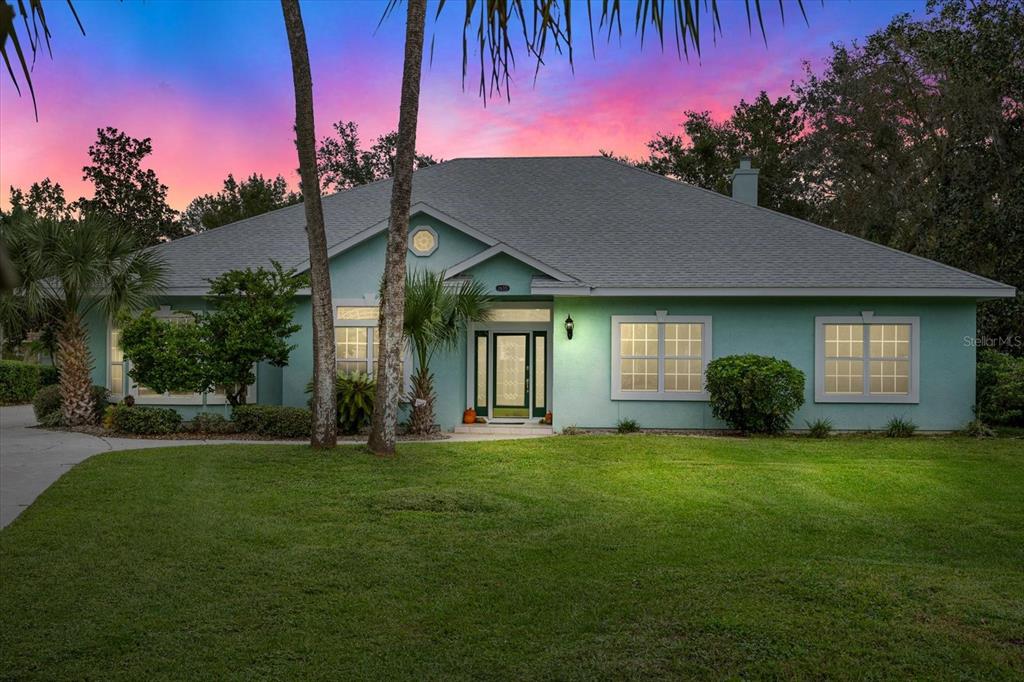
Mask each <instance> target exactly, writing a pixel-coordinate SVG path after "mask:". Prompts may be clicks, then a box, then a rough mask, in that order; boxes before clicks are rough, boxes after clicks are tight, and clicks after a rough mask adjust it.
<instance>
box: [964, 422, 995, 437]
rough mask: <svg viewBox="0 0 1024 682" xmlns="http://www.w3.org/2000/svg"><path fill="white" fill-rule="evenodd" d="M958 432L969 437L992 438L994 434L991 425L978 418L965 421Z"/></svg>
mask: <svg viewBox="0 0 1024 682" xmlns="http://www.w3.org/2000/svg"><path fill="white" fill-rule="evenodd" d="M960 433H961V434H962V435H964V436H967V437H969V438H992V437H993V436H995V435H996V432H995V431H993V430H992V427H990V426H989V425H988V424H986V423H985V422H983V421H981V420H980V419H972V420H971V421H969V422H967V425H966V426H964V428H963V429H962V430H961V431H960Z"/></svg>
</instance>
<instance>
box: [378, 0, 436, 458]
mask: <svg viewBox="0 0 1024 682" xmlns="http://www.w3.org/2000/svg"><path fill="white" fill-rule="evenodd" d="M426 15H427V3H426V0H409V7H408V12H407V14H406V24H405V66H404V68H403V70H402V100H401V105H400V108H399V113H398V145H397V148H396V154H395V177H394V181H393V184H392V186H391V215H390V221H389V223H388V247H387V255H386V257H385V261H384V287H383V289H384V290H383V298H382V300H381V307H380V324H379V327H378V331H379V333H380V361H379V362H378V363H377V398H376V400H375V402H374V410H373V425H372V427H371V429H370V442H369V446H370V449H371V450H372V451H373V452H375V453H377V454H379V455H387V454H392V453H394V451H395V432H396V430H397V426H398V400H399V396H400V393H401V390H402V377H401V363H402V319H403V316H404V311H405V253H406V250H407V248H408V246H407V242H408V239H409V206H410V205H411V204H412V172H413V164H414V163H415V160H416V122H417V119H418V117H419V110H420V70H421V68H422V66H423V25H424V22H425V21H426Z"/></svg>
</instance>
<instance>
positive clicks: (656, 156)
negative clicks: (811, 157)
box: [636, 91, 809, 217]
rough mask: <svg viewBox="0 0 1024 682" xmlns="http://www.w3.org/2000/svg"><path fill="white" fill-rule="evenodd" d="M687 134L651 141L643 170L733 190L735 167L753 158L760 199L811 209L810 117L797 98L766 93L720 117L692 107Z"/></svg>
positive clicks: (786, 208) (797, 211) (790, 209)
mask: <svg viewBox="0 0 1024 682" xmlns="http://www.w3.org/2000/svg"><path fill="white" fill-rule="evenodd" d="M680 125H681V127H682V129H683V134H682V135H679V134H666V133H658V134H657V135H655V137H654V138H653V139H652V140H650V141H649V142H648V143H647V147H648V149H649V150H650V156H648V157H647V158H646V159H641V160H639V161H638V162H636V164H637V165H639V166H640V167H641V168H646V169H647V170H650V171H653V172H655V173H660V174H661V175H666V176H668V177H670V178H674V179H676V180H681V181H683V182H688V183H691V184H694V185H698V186H700V187H706V188H708V189H713V190H715V191H716V192H720V193H722V194H731V192H732V181H731V178H732V171H733V170H735V169H736V163H737V161H738V160H739V159H740V158H741V157H749V158H750V159H751V160H752V162H753V165H754V167H755V168H758V169H760V174H759V176H758V202H759V203H760V205H762V206H767V207H768V208H772V209H775V210H777V211H782V212H784V213H788V214H790V215H795V216H797V217H805V216H806V215H807V214H808V211H809V205H808V203H807V192H806V186H805V183H804V179H803V175H802V173H801V171H802V163H803V161H804V160H803V158H801V155H800V153H801V149H802V145H801V142H802V140H801V136H802V134H803V132H804V131H803V128H804V117H803V114H802V113H801V110H800V105H799V103H798V102H797V101H795V100H794V99H793V98H792V97H779V98H777V99H776V100H775V101H772V99H771V98H770V97H769V96H768V94H767V93H766V92H764V91H762V92H761V93H760V94H759V95H758V96H757V97H756V98H755V99H754V101H753V102H747V101H745V100H740V103H739V104H737V105H736V107H735V108H734V109H733V113H732V115H731V116H730V117H729V118H728V119H726V120H724V121H721V122H717V121H715V120H714V119H713V118H712V116H711V113H710V112H708V111H701V112H697V111H687V112H686V114H685V120H684V121H683V123H682V124H680Z"/></svg>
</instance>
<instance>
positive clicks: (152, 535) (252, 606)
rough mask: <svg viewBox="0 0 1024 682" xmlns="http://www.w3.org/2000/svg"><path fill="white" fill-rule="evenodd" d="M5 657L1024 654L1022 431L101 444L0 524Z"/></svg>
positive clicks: (613, 673)
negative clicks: (316, 450) (323, 447)
mask: <svg viewBox="0 0 1024 682" xmlns="http://www.w3.org/2000/svg"><path fill="white" fill-rule="evenodd" d="M0 624H2V635H0V636H2V640H0V662H2V675H3V677H5V678H9V679H31V678H41V679H42V678H45V679H57V678H65V679H83V678H91V679H116V678H124V679H184V678H205V679H245V680H250V679H261V678H263V679H272V678H273V679H297V678H322V679H368V678H369V679H374V678H375V679H417V680H419V679H431V678H432V679H441V678H444V679H459V678H462V679H469V678H476V679H481V678H486V679H501V678H518V679H537V678H546V679H587V680H589V679H597V678H605V679H607V678H615V679H620V678H649V677H662V678H680V677H692V678H779V677H782V678H807V677H815V678H856V679H865V678H867V679H892V678H920V679H982V678H984V679H999V678H1015V677H1016V678H1018V679H1019V678H1020V676H1021V675H1024V443H1022V441H1020V440H1008V439H1006V440H988V441H972V440H966V439H957V438H914V439H910V440H887V439H880V438H846V437H843V438H835V439H831V440H828V441H815V440H811V439H807V438H779V439H750V440H744V439H727V438H694V437H671V436H606V437H593V436H591V437H557V438H549V439H544V440H529V441H507V442H488V443H461V444H456V443H445V442H438V443H430V444H403V445H401V446H400V452H399V455H398V456H396V457H394V458H391V459H379V458H375V457H373V456H371V455H369V454H366V453H365V452H364V451H362V450H360V449H359V448H356V447H348V448H340V449H339V450H338V451H337V453H336V454H334V455H330V456H323V455H316V454H312V453H311V452H310V451H309V450H308V449H307V448H305V447H300V446H273V445H240V446H235V445H225V446H199V447H181V448H173V449H165V450H147V451H136V452H123V453H111V454H106V455H102V456H98V457H95V458H93V459H91V460H88V461H87V462H85V463H83V464H81V465H79V466H77V467H75V468H74V469H72V470H71V471H70V472H69V473H68V474H67V475H66V476H64V477H63V478H62V479H61V480H60V481H58V482H57V483H56V484H55V485H54V486H53V487H52V488H50V490H48V491H47V492H46V493H45V494H44V495H43V496H42V497H41V498H40V499H39V500H38V502H36V503H35V504H34V505H33V506H32V507H30V508H29V509H27V510H26V511H25V512H24V513H23V515H22V516H21V518H19V519H18V520H17V521H15V523H13V524H12V525H11V526H10V527H8V528H7V529H6V530H4V531H2V532H0Z"/></svg>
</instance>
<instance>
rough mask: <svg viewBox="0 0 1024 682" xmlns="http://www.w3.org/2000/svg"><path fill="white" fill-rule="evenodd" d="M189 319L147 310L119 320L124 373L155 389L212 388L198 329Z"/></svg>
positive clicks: (160, 391) (186, 389)
mask: <svg viewBox="0 0 1024 682" xmlns="http://www.w3.org/2000/svg"><path fill="white" fill-rule="evenodd" d="M191 322H192V321H191V320H189V321H170V320H165V319H160V318H158V317H156V316H155V315H154V314H153V311H152V310H148V311H146V312H145V313H143V314H142V315H139V316H137V317H135V318H131V317H129V316H124V317H123V319H122V320H121V321H120V329H121V348H122V350H123V351H124V353H125V356H126V357H128V358H129V359H130V360H131V365H130V369H129V370H128V376H130V377H131V378H132V379H134V380H135V382H136V383H137V384H139V385H141V386H146V387H147V388H150V389H152V390H154V391H156V392H157V393H165V392H167V391H171V392H189V393H205V392H206V391H209V390H210V389H211V388H212V382H211V379H210V373H209V371H208V367H207V363H206V358H205V353H204V348H203V336H202V330H201V329H200V328H199V327H198V326H197V325H195V324H192V323H191Z"/></svg>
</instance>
